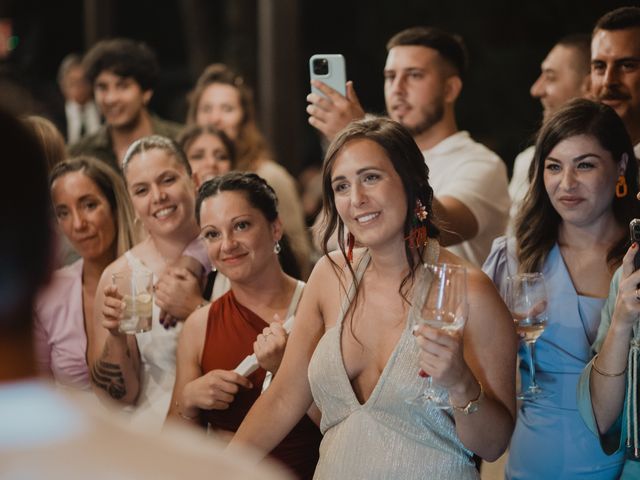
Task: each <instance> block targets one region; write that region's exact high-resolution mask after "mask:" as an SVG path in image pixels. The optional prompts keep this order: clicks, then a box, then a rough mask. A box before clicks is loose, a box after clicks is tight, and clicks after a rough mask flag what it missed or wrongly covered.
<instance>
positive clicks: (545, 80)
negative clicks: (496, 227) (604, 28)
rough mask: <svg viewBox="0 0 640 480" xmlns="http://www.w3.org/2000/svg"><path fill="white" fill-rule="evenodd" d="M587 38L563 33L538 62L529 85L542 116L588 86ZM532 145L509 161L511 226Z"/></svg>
mask: <svg viewBox="0 0 640 480" xmlns="http://www.w3.org/2000/svg"><path fill="white" fill-rule="evenodd" d="M590 69H591V38H590V36H589V35H588V34H574V35H567V36H566V37H563V38H562V39H560V41H559V42H558V43H556V44H555V45H554V47H553V48H552V49H551V50H550V51H549V53H548V54H547V57H546V58H545V59H544V61H543V62H542V65H540V70H541V71H540V76H539V77H538V79H537V80H536V81H535V82H534V83H533V85H531V90H530V93H531V96H532V97H534V98H537V99H539V100H540V103H541V104H542V109H543V111H542V116H543V120H546V119H547V118H549V117H550V116H551V115H552V114H553V113H554V112H555V111H556V110H558V109H559V108H560V107H561V106H562V105H564V104H565V103H566V102H568V101H569V100H572V99H574V98H578V97H585V96H586V95H587V94H588V93H589V88H590V75H589V74H590ZM534 151H535V148H534V146H533V145H531V146H529V147H527V148H526V149H525V150H523V151H522V152H520V153H519V154H518V156H517V157H516V159H515V161H514V163H513V175H512V176H511V182H509V195H510V196H511V212H510V215H509V220H510V225H509V227H510V228H512V226H513V221H514V219H515V216H516V214H517V213H518V208H519V207H520V203H521V202H522V199H523V198H524V196H525V194H526V193H527V190H528V189H529V166H530V165H531V161H532V160H533V153H534Z"/></svg>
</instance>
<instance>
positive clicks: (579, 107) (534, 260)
mask: <svg viewBox="0 0 640 480" xmlns="http://www.w3.org/2000/svg"><path fill="white" fill-rule="evenodd" d="M576 135H587V136H590V137H593V138H595V139H596V140H597V141H598V143H599V144H600V145H601V146H602V148H603V149H605V150H607V151H608V152H609V153H610V154H611V156H612V158H613V160H614V162H616V164H617V163H619V162H620V161H621V160H622V158H623V157H624V156H625V155H626V157H627V159H628V160H627V169H626V171H625V174H624V177H625V179H626V182H627V186H628V193H627V195H626V196H624V197H622V198H617V197H614V198H613V203H612V209H613V215H614V217H615V219H616V221H617V223H618V224H619V225H620V226H622V227H624V231H625V234H624V235H622V237H621V238H620V239H619V241H618V242H616V244H615V245H614V246H613V247H612V248H611V249H610V250H609V252H608V254H607V262H608V263H609V266H610V267H612V269H613V267H616V266H617V265H618V264H619V263H620V262H621V261H622V257H623V256H624V253H625V250H626V247H627V245H628V235H627V234H626V232H627V225H628V224H629V221H630V220H631V219H632V218H634V217H636V216H638V214H639V213H640V207H639V206H638V201H637V200H636V194H637V193H638V164H637V161H636V157H635V155H634V153H633V145H632V144H631V139H630V138H629V134H628V133H627V129H626V128H625V126H624V123H622V120H621V119H620V117H619V116H618V115H617V114H616V112H615V111H614V110H613V109H612V108H611V107H608V106H607V105H604V104H601V103H597V102H592V101H590V100H585V99H574V100H571V101H570V102H568V103H567V104H566V105H564V106H563V107H561V108H560V109H559V110H558V111H557V112H556V113H554V114H553V115H552V116H551V117H550V118H549V119H548V120H547V121H546V122H545V123H544V124H543V125H542V128H541V129H540V132H539V133H538V137H537V141H536V145H535V153H534V156H533V161H532V163H531V168H530V175H529V177H530V178H531V184H530V186H529V190H528V191H527V194H526V196H525V198H524V201H523V204H522V208H521V209H520V212H519V214H518V216H517V218H516V225H515V231H516V242H517V255H518V261H519V264H520V269H521V270H522V271H524V272H533V271H537V270H539V269H540V268H542V265H543V264H544V262H545V260H546V259H547V255H548V254H549V252H550V251H551V249H552V248H553V246H554V245H555V243H556V242H557V240H558V227H559V226H560V222H561V220H562V219H561V218H560V215H558V212H557V211H556V210H555V209H554V208H553V205H552V204H551V200H550V199H549V195H548V194H547V192H546V189H545V186H544V162H545V160H546V159H547V157H548V156H549V153H550V152H551V150H553V149H554V148H555V146H556V145H558V144H559V143H560V142H562V141H563V140H566V139H567V138H570V137H574V136H576ZM611 195H612V196H613V195H614V191H613V190H612V191H611Z"/></svg>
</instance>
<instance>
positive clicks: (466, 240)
mask: <svg viewBox="0 0 640 480" xmlns="http://www.w3.org/2000/svg"><path fill="white" fill-rule="evenodd" d="M387 52H388V55H387V61H386V65H385V68H384V79H385V81H384V94H385V103H386V106H387V112H388V113H389V116H390V117H391V118H392V119H393V120H396V121H397V122H399V123H401V124H402V125H404V126H405V127H407V128H408V129H409V130H410V131H411V133H412V135H413V138H414V139H415V141H416V143H417V144H418V146H419V147H420V149H421V150H422V152H423V154H424V156H425V161H426V163H427V165H428V166H429V183H430V184H431V186H432V187H433V191H434V194H435V197H436V198H435V200H434V210H435V214H436V216H437V218H438V220H439V221H440V222H441V225H442V234H441V237H440V241H441V243H442V244H444V245H447V246H450V247H451V248H450V250H451V251H453V252H454V253H456V254H457V255H460V256H461V257H463V258H466V259H467V260H469V261H471V262H473V263H475V264H476V265H482V263H483V261H484V259H485V258H486V256H487V254H488V253H489V249H490V248H491V243H492V241H493V239H494V238H496V237H498V236H500V235H502V234H503V233H504V229H505V227H506V223H507V219H508V212H509V203H510V202H509V194H508V192H507V174H506V168H505V165H504V163H503V162H502V160H501V159H500V158H499V157H498V156H497V155H496V154H495V153H493V152H492V151H491V150H489V149H488V148H486V147H485V146H484V145H482V144H480V143H477V142H475V141H474V140H473V139H471V137H470V136H469V133H468V132H466V131H459V130H458V127H457V124H456V118H455V102H456V100H457V99H458V96H459V95H460V92H461V90H462V83H463V82H462V78H463V76H464V73H465V69H466V64H467V57H466V51H465V47H464V45H463V43H462V40H461V39H460V38H459V37H458V36H455V35H451V34H449V33H447V32H444V31H442V30H440V29H437V28H429V27H414V28H409V29H406V30H403V31H401V32H400V33H398V34H396V35H394V36H393V37H392V38H391V40H389V42H388V43H387ZM313 85H314V86H315V87H316V88H318V89H319V90H320V91H322V92H323V93H324V94H325V95H326V97H322V96H319V95H316V94H313V93H312V94H310V95H309V96H308V97H307V100H308V101H309V103H310V105H309V106H308V107H307V112H308V113H309V115H310V118H309V123H310V124H311V125H313V126H314V127H315V128H317V129H318V130H320V131H321V132H322V133H323V134H324V135H325V136H326V137H327V138H329V139H330V138H332V137H333V136H334V135H335V134H336V133H337V132H338V131H339V130H340V129H342V128H343V127H344V126H346V124H347V123H349V122H350V121H351V120H354V119H356V118H360V117H362V116H363V115H364V112H363V110H362V107H361V106H360V104H359V102H358V99H357V97H356V95H355V91H354V90H353V85H352V84H351V82H348V83H347V96H346V97H343V96H342V95H340V94H339V93H337V92H336V91H335V90H333V89H331V88H329V87H327V86H326V85H324V84H323V83H322V82H316V81H314V82H313ZM356 240H357V239H356Z"/></svg>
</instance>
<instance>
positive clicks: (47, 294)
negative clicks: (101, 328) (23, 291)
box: [36, 258, 83, 310]
mask: <svg viewBox="0 0 640 480" xmlns="http://www.w3.org/2000/svg"><path fill="white" fill-rule="evenodd" d="M82 266H83V260H82V259H81V258H80V259H78V260H76V261H75V262H73V263H72V264H70V265H67V266H65V267H62V268H59V269H58V270H56V271H54V272H53V274H52V276H51V280H50V282H49V285H48V286H47V288H46V289H45V290H43V291H42V292H41V293H40V294H39V295H38V301H37V307H36V308H37V310H42V308H44V307H47V306H51V305H53V304H58V303H61V302H64V303H66V302H67V301H68V298H69V295H71V294H72V293H73V292H74V288H73V287H74V285H75V284H81V283H82Z"/></svg>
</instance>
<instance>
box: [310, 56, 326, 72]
mask: <svg viewBox="0 0 640 480" xmlns="http://www.w3.org/2000/svg"><path fill="white" fill-rule="evenodd" d="M313 73H315V74H316V75H327V74H328V73H329V61H328V60H327V59H326V58H316V59H315V60H314V61H313Z"/></svg>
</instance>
